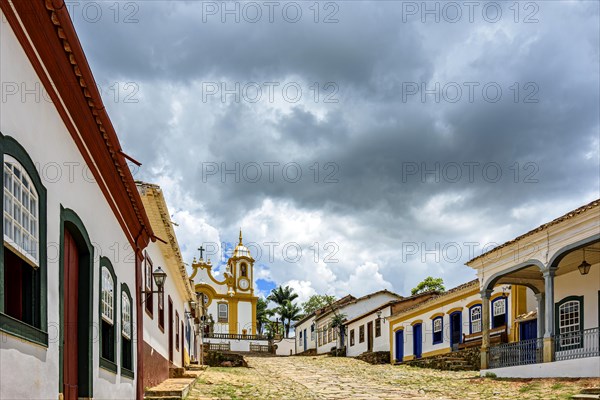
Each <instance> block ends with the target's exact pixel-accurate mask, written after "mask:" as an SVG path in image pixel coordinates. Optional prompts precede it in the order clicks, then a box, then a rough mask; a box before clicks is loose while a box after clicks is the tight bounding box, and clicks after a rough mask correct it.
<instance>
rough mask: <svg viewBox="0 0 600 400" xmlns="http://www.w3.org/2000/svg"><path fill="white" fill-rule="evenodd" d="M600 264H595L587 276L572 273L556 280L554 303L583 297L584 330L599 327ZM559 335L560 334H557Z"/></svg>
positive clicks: (576, 272)
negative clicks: (569, 297) (567, 298)
mask: <svg viewBox="0 0 600 400" xmlns="http://www.w3.org/2000/svg"><path fill="white" fill-rule="evenodd" d="M599 282H600V264H593V265H592V266H591V267H590V272H589V273H588V274H587V275H581V274H580V273H579V271H578V270H577V271H572V272H569V273H567V274H565V275H559V276H557V277H555V279H554V302H555V303H558V302H560V301H561V300H562V299H564V298H565V297H568V296H583V324H584V329H589V328H596V327H598V325H599V324H598V291H599V290H600V283H599ZM557 333H558V332H557Z"/></svg>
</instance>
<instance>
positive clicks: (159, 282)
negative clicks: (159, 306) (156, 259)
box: [142, 267, 167, 303]
mask: <svg viewBox="0 0 600 400" xmlns="http://www.w3.org/2000/svg"><path fill="white" fill-rule="evenodd" d="M152 279H154V284H155V285H156V287H157V288H158V290H142V293H144V294H149V295H152V293H158V296H159V298H158V301H159V302H160V301H161V296H162V294H163V293H164V288H163V286H164V285H165V280H166V279H167V273H166V272H165V271H163V269H162V268H161V267H158V268H156V269H155V270H154V272H153V273H152ZM147 299H148V297H146V300H147ZM144 301H145V300H144ZM144 301H142V303H144Z"/></svg>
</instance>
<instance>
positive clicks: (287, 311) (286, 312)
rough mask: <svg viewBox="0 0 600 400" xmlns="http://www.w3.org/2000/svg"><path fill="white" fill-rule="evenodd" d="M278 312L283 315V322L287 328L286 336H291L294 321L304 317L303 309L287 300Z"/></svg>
mask: <svg viewBox="0 0 600 400" xmlns="http://www.w3.org/2000/svg"><path fill="white" fill-rule="evenodd" d="M277 313H278V314H279V315H280V316H281V322H282V323H283V326H284V329H285V337H286V338H287V337H290V328H291V326H292V321H298V320H299V319H300V318H301V317H302V310H301V309H300V307H298V306H297V305H296V304H294V303H292V302H291V301H289V300H287V301H286V302H285V304H283V305H282V306H279V307H278V308H277Z"/></svg>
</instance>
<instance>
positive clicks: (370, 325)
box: [367, 321, 373, 351]
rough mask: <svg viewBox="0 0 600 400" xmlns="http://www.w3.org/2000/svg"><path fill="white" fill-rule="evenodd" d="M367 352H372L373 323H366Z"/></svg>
mask: <svg viewBox="0 0 600 400" xmlns="http://www.w3.org/2000/svg"><path fill="white" fill-rule="evenodd" d="M367 351H373V321H371V322H369V323H367Z"/></svg>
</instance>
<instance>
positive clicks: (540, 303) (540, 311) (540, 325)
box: [535, 292, 546, 339]
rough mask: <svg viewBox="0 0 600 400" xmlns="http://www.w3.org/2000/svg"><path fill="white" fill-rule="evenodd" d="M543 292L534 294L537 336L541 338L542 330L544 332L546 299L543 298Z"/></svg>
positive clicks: (542, 335)
mask: <svg viewBox="0 0 600 400" xmlns="http://www.w3.org/2000/svg"><path fill="white" fill-rule="evenodd" d="M544 297H545V296H544V293H543V292H542V293H538V294H536V295H535V298H536V300H537V337H538V339H539V338H542V337H544V332H545V322H546V321H545V318H546V316H545V311H546V304H545V303H544V302H545V301H546V299H545V298H544Z"/></svg>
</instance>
